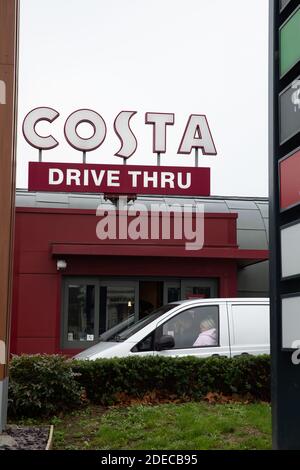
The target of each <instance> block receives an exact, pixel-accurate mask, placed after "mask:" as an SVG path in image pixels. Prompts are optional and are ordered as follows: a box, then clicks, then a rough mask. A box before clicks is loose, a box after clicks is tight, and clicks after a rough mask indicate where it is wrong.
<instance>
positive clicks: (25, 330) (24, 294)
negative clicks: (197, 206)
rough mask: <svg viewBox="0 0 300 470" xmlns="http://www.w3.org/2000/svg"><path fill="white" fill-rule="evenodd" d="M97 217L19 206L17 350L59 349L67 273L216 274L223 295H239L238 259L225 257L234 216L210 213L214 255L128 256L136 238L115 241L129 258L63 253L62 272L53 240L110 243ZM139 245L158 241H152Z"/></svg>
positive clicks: (232, 245) (208, 234)
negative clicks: (63, 284)
mask: <svg viewBox="0 0 300 470" xmlns="http://www.w3.org/2000/svg"><path fill="white" fill-rule="evenodd" d="M98 221H99V218H97V217H96V215H95V211H87V210H75V209H74V210H66V209H44V208H42V209H39V208H28V209H27V208H18V209H17V213H16V237H15V264H14V272H15V279H14V297H13V324H12V352H13V353H37V352H45V353H54V352H60V318H61V278H62V277H63V276H64V275H67V276H71V275H80V276H106V277H108V276H122V277H128V276H138V277H140V276H153V277H154V276H155V277H161V278H164V277H165V278H166V277H177V278H184V277H213V278H217V279H218V280H219V295H220V296H224V297H234V296H236V292H237V286H236V284H237V260H235V259H226V256H227V255H226V256H225V254H226V253H228V249H231V250H233V251H238V247H237V245H236V215H235V214H205V246H207V247H213V248H215V250H214V256H215V258H201V257H200V258H199V257H198V258H194V257H189V258H188V257H187V258H186V257H183V258H174V257H173V258H172V257H165V258H164V257H159V258H158V257H155V256H151V257H150V256H148V257H147V256H126V246H127V245H128V246H129V245H130V244H131V243H132V242H130V241H126V240H124V241H122V242H120V241H116V243H118V244H120V243H122V244H123V246H124V248H125V251H124V256H119V257H118V256H107V255H106V256H79V255H69V256H63V258H64V259H66V261H67V269H66V270H65V271H63V272H58V271H57V269H56V259H57V258H56V257H55V256H53V254H52V245H53V244H66V245H70V244H79V245H80V244H83V245H89V244H93V245H100V244H101V245H105V243H110V244H111V242H102V241H100V240H99V239H98V238H97V237H96V226H97V223H98ZM133 243H134V244H136V243H137V242H136V241H135V242H133ZM180 243H181V244H182V243H183V242H182V241H178V240H163V241H162V240H159V241H156V242H155V243H154V246H155V245H157V246H158V247H159V248H160V250H161V247H162V245H165V246H166V247H168V246H171V245H176V244H180ZM138 244H139V245H147V244H148V245H151V244H152V245H153V241H151V240H150V241H148V240H146V241H145V240H144V241H139V242H138ZM226 249H227V251H226ZM222 253H223V257H222ZM218 254H219V255H218Z"/></svg>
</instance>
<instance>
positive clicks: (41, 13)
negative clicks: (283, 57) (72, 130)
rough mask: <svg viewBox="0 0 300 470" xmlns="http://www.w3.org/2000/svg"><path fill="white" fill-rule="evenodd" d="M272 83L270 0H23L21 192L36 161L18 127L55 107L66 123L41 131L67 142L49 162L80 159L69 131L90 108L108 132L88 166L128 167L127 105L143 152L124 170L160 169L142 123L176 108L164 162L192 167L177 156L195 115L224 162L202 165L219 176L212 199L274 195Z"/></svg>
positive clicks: (48, 155)
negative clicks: (36, 111) (123, 117)
mask: <svg viewBox="0 0 300 470" xmlns="http://www.w3.org/2000/svg"><path fill="white" fill-rule="evenodd" d="M267 87H268V0H185V1H183V0H151V1H146V0H84V1H82V0H21V24H20V75H19V129H18V169H17V175H18V176H17V186H18V187H19V188H20V187H23V188H24V187H27V165H28V161H35V160H37V159H38V151H37V150H35V149H34V148H33V147H30V146H29V145H28V144H27V142H26V141H25V140H24V138H23V135H22V132H21V126H20V124H21V123H22V121H23V119H24V116H25V115H26V114H27V113H28V112H29V111H30V110H31V109H33V108H35V107H39V106H49V107H52V108H54V109H56V110H57V111H58V112H59V113H60V117H59V118H58V119H57V120H56V121H55V123H53V124H52V125H51V126H50V125H49V124H39V125H38V127H37V129H38V130H39V132H40V133H44V134H45V135H47V134H49V133H50V127H51V134H52V135H53V136H54V137H55V138H56V139H57V140H58V141H59V142H60V145H59V146H58V147H57V148H56V149H53V150H50V151H47V152H44V153H43V160H44V161H53V162H55V161H66V162H80V161H81V154H80V152H78V151H76V150H74V149H73V148H71V147H70V146H69V144H67V142H66V141H65V139H64V136H63V127H64V123H65V120H66V118H67V117H68V115H69V114H70V113H71V112H73V111H75V110H76V109H79V108H90V109H94V110H95V111H97V112H98V113H99V114H101V116H102V117H103V118H104V120H105V121H106V124H107V136H106V140H105V142H104V143H103V144H102V146H101V147H100V148H98V149H97V150H96V151H94V152H90V153H89V154H88V156H87V162H90V163H114V164H116V163H119V164H120V163H122V160H121V159H120V158H118V157H115V156H114V153H116V152H117V151H118V150H119V147H120V145H119V140H118V138H117V136H116V135H115V134H114V131H113V121H114V119H115V117H116V115H117V114H118V113H119V112H120V111H121V110H132V111H137V112H138V113H137V115H135V116H134V117H133V118H132V121H131V125H132V129H133V131H134V133H135V135H136V137H137V140H138V148H137V151H136V153H135V154H134V155H133V156H132V157H131V158H130V160H129V161H128V164H149V165H151V164H153V165H154V164H156V157H155V155H154V154H153V153H152V126H149V125H145V124H144V120H145V112H147V111H154V112H155V111H157V112H173V113H175V125H174V126H173V127H172V126H170V127H169V128H168V136H167V153H166V154H165V155H164V156H163V157H162V165H176V166H193V165H194V158H193V155H177V149H178V145H179V143H180V140H181V137H182V133H183V131H184V128H185V124H186V121H187V118H188V116H189V115H190V114H206V116H207V119H208V122H209V125H210V128H211V132H212V135H213V139H214V142H215V145H216V148H217V152H218V155H217V156H201V158H200V166H206V167H211V169H212V170H211V182H212V188H211V193H212V195H219V196H230V195H234V196H267V193H268V149H267V145H268V135H267V132H268V123H267V112H268V97H267ZM81 132H82V136H87V135H88V134H87V132H89V129H83V128H82V129H81Z"/></svg>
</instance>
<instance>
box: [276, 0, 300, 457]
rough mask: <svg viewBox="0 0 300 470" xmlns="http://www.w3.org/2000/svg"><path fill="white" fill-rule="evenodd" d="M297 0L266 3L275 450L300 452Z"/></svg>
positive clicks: (299, 9)
mask: <svg viewBox="0 0 300 470" xmlns="http://www.w3.org/2000/svg"><path fill="white" fill-rule="evenodd" d="M299 76H300V0H270V80H269V83H270V97H269V98H270V99H269V103H270V110H269V111H270V112H269V118H270V119H269V122H270V140H269V149H270V152H269V168H270V255H271V257H270V283H271V284H270V297H271V365H272V420H273V447H274V448H275V449H300V435H299V428H300V406H299V397H300V256H299V236H300V225H299V224H300V204H299V202H300V196H299V195H300V165H299V146H300V80H299Z"/></svg>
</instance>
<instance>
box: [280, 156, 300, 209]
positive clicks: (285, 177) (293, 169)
mask: <svg viewBox="0 0 300 470" xmlns="http://www.w3.org/2000/svg"><path fill="white" fill-rule="evenodd" d="M279 179H280V208H281V209H288V208H289V207H291V206H294V205H296V204H299V203H300V150H298V151H297V152H296V153H294V154H292V155H290V156H289V157H287V158H284V159H283V160H281V161H280V162H279Z"/></svg>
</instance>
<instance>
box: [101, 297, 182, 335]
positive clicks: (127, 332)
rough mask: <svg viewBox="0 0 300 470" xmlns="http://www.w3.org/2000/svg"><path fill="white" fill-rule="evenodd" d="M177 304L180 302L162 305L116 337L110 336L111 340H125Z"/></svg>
mask: <svg viewBox="0 0 300 470" xmlns="http://www.w3.org/2000/svg"><path fill="white" fill-rule="evenodd" d="M177 305H180V304H177V303H172V304H167V305H164V306H163V307H160V308H159V309H157V310H155V311H154V312H152V313H151V314H150V315H148V316H147V317H146V318H142V319H141V320H138V321H137V322H136V323H134V324H133V325H131V326H130V327H128V328H126V329H125V330H124V331H122V333H118V334H117V335H116V336H115V337H114V338H110V339H109V341H118V342H119V341H125V339H128V338H130V336H132V335H134V334H135V333H137V332H138V331H139V330H141V329H142V328H144V326H146V325H149V323H151V322H152V321H153V320H156V319H157V318H159V317H160V316H161V315H163V314H164V313H166V312H168V311H169V310H172V308H175V307H177ZM106 341H107V340H106Z"/></svg>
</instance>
